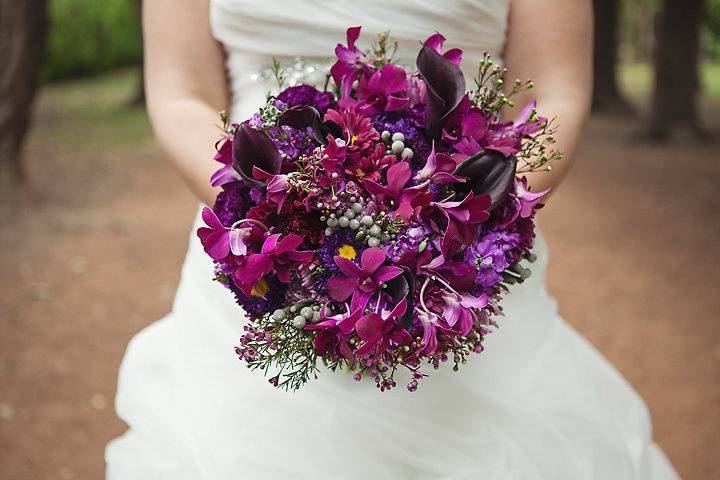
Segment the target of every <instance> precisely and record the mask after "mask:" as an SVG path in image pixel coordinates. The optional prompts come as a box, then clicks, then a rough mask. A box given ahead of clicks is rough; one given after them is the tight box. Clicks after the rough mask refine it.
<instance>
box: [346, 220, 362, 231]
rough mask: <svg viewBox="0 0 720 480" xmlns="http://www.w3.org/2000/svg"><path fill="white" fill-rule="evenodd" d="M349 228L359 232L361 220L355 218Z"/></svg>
mask: <svg viewBox="0 0 720 480" xmlns="http://www.w3.org/2000/svg"><path fill="white" fill-rule="evenodd" d="M348 226H349V227H350V229H352V230H357V229H358V228H360V220H358V219H357V218H353V219H352V220H350V223H348Z"/></svg>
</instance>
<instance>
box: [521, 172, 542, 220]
mask: <svg viewBox="0 0 720 480" xmlns="http://www.w3.org/2000/svg"><path fill="white" fill-rule="evenodd" d="M549 191H550V189H549V188H548V189H545V190H543V191H542V192H537V193H535V192H531V191H530V187H528V181H527V177H522V178H520V179H515V194H514V197H515V198H516V199H517V201H518V203H519V207H520V208H519V213H520V217H521V218H529V217H530V216H532V214H533V210H535V209H536V208H537V207H538V203H539V202H540V201H541V200H542V198H543V197H544V196H545V195H547V194H548V192H549Z"/></svg>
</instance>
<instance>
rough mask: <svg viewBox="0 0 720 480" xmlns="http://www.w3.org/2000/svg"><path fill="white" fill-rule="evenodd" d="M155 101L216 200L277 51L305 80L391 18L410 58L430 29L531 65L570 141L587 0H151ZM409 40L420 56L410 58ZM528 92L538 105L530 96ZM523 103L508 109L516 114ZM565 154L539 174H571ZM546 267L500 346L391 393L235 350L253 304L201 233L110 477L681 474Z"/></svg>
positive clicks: (125, 388) (134, 370) (147, 361)
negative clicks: (231, 126)
mask: <svg viewBox="0 0 720 480" xmlns="http://www.w3.org/2000/svg"><path fill="white" fill-rule="evenodd" d="M144 3H145V13H144V25H145V38H146V60H147V70H146V75H147V88H148V106H149V111H150V115H151V118H152V122H153V125H154V127H155V130H156V132H157V137H158V140H159V141H160V143H161V145H162V146H163V147H164V148H165V150H166V151H167V153H168V155H169V157H170V158H171V159H172V160H173V162H174V164H175V166H176V167H177V168H178V170H179V171H180V172H181V173H182V175H183V176H184V178H185V179H186V180H187V182H188V184H189V185H190V187H191V188H192V189H193V190H194V191H195V192H196V193H197V195H198V196H199V198H200V199H202V200H203V201H204V202H206V203H210V202H212V200H213V199H214V198H215V195H216V192H214V191H213V190H212V189H211V188H210V187H209V184H208V178H209V176H210V174H211V172H212V170H213V169H214V168H215V165H214V164H213V162H212V161H211V160H210V159H211V156H212V153H213V151H212V146H213V143H214V142H215V141H216V140H217V139H218V138H219V135H220V131H219V130H218V129H217V128H216V125H217V123H218V122H217V114H218V112H219V111H221V110H229V111H230V112H231V114H232V117H233V118H234V119H236V120H243V119H245V118H247V117H248V116H249V115H250V114H251V113H252V112H253V110H254V109H255V108H256V107H257V106H258V105H261V104H262V101H263V99H264V95H265V92H266V91H268V90H269V89H270V88H271V87H272V85H271V81H270V79H267V78H266V76H265V75H263V73H262V72H263V71H264V70H265V69H266V68H267V67H268V65H269V64H270V63H271V60H272V58H273V57H276V58H280V59H285V60H286V61H290V62H291V63H292V62H296V61H295V60H293V59H294V58H296V57H302V60H300V61H297V68H298V69H297V71H296V72H295V73H296V74H297V80H298V81H311V80H312V78H310V77H312V75H310V73H311V72H312V71H313V69H316V68H320V67H319V66H320V65H323V64H325V63H327V62H328V61H329V58H328V54H329V53H331V52H332V47H333V46H334V45H335V43H337V42H338V41H342V39H343V38H344V31H345V29H346V28H347V27H349V26H354V25H362V27H363V33H364V38H372V35H373V34H376V33H379V32H382V31H385V30H388V29H390V30H391V33H392V35H393V36H394V37H395V38H396V39H398V40H399V41H400V44H401V47H402V48H401V50H400V52H399V54H400V56H401V61H402V62H403V63H407V64H409V65H412V63H413V58H412V56H414V53H415V52H416V51H417V46H418V45H419V41H421V40H422V39H424V38H426V37H427V36H428V35H429V34H431V33H433V32H434V31H439V32H441V33H443V34H444V35H445V36H446V37H447V39H448V43H449V44H450V45H451V46H452V47H459V48H462V49H463V50H464V52H465V54H464V61H463V64H464V69H465V74H466V77H468V78H472V77H473V76H474V75H473V74H474V73H475V72H474V70H475V68H476V65H477V61H478V60H479V59H480V58H481V56H482V54H483V52H484V51H489V52H490V53H492V54H493V56H494V57H495V58H496V59H500V60H503V61H504V63H505V64H506V66H507V68H508V74H507V75H508V77H509V78H521V79H526V78H532V79H533V80H535V81H536V83H537V85H538V88H537V89H535V90H533V91H532V93H533V94H534V95H535V97H536V98H537V100H538V103H539V105H540V107H541V109H542V111H543V112H545V113H547V114H549V116H557V118H558V120H559V125H560V127H561V129H560V132H561V136H560V137H559V138H558V147H559V148H560V149H561V150H564V151H565V152H566V153H567V154H568V155H569V156H570V157H572V154H573V152H574V151H575V146H576V144H577V142H578V140H579V137H580V132H581V130H582V126H583V123H584V119H585V116H586V114H587V109H588V99H589V90H590V82H591V72H590V50H591V45H590V42H591V37H592V35H591V30H592V26H591V13H590V12H591V6H590V1H589V0H474V1H471V0H446V1H443V2H438V1H433V0H415V1H411V0H363V1H358V0H356V1H352V2H351V1H348V0H335V1H324V2H321V1H320V0H295V1H282V2H281V1H279V0H210V1H208V0H146V1H145V2H144ZM403 55H407V56H408V58H402V56H403ZM518 104H523V101H522V99H521V100H520V101H518ZM512 114H513V112H508V115H512ZM568 165H569V162H568V161H567V160H566V161H563V162H561V163H559V164H558V167H560V168H557V169H556V170H555V171H553V172H552V173H545V174H536V175H537V176H536V177H535V178H532V179H531V183H532V184H533V185H534V186H535V188H537V189H541V188H545V187H547V186H556V185H557V184H558V183H559V181H560V180H561V178H562V176H563V173H564V170H565V169H566V168H567V166H568ZM535 249H536V253H537V254H538V257H539V261H538V262H537V264H536V267H535V270H534V276H533V277H532V278H531V279H530V280H529V281H527V282H526V283H524V284H523V285H522V286H521V287H518V288H516V289H515V290H514V291H513V292H512V293H511V294H510V295H508V296H507V297H506V300H505V310H506V316H505V317H504V318H502V319H501V322H500V328H499V329H498V330H497V331H496V332H494V333H492V334H491V335H490V336H489V337H488V338H487V341H486V350H485V352H483V353H482V354H481V355H479V356H477V357H474V358H473V359H472V361H471V362H470V363H469V364H468V365H466V366H465V367H464V368H463V369H462V370H461V371H460V372H459V373H457V374H454V373H453V372H452V371H451V369H450V368H444V369H443V368H441V370H440V371H439V372H435V374H434V375H431V376H430V377H429V378H427V379H426V380H425V381H424V382H423V384H422V385H421V387H420V389H419V390H418V391H417V392H416V393H414V394H409V393H408V392H406V391H404V390H403V389H400V388H399V389H396V390H392V391H390V392H385V393H382V394H381V393H379V392H378V391H376V389H375V388H373V387H372V385H366V384H358V383H356V382H353V381H352V379H351V378H350V376H349V375H348V374H344V373H340V372H338V373H334V374H333V373H330V372H326V373H324V374H323V375H321V376H320V378H319V379H318V380H316V381H314V382H310V383H309V384H307V385H305V387H304V388H303V389H302V390H300V391H299V392H297V393H295V394H289V393H286V392H284V391H281V390H277V389H275V388H273V387H272V386H271V385H270V384H268V382H267V380H266V379H264V378H263V377H262V375H258V374H256V373H252V372H250V371H249V370H247V369H246V368H245V367H244V366H243V364H242V363H241V362H239V361H238V360H237V358H236V357H235V355H234V354H233V346H234V345H235V343H236V341H237V339H238V338H239V337H240V335H241V334H242V327H243V315H242V313H241V310H240V309H239V308H238V306H237V305H236V304H235V303H234V302H233V300H232V297H231V295H229V294H228V293H227V292H226V291H225V289H224V287H223V286H221V285H220V284H219V283H217V282H214V281H212V277H213V274H212V271H213V266H212V263H211V260H210V259H209V258H208V257H207V255H205V253H204V252H203V250H202V247H201V245H200V242H199V241H198V239H197V237H196V236H195V234H194V229H193V233H191V235H190V246H189V249H188V253H187V257H186V260H185V264H184V266H183V271H182V280H181V282H180V286H179V287H178V291H177V294H176V297H175V303H174V305H173V310H172V313H170V314H169V315H168V316H167V317H165V318H163V319H162V320H160V321H158V322H155V323H153V324H152V325H150V326H149V327H147V328H145V329H144V330H143V331H141V332H140V333H138V334H137V335H136V337H135V338H134V339H133V340H132V341H131V343H130V345H129V346H128V349H127V353H126V355H125V359H124V361H123V363H122V366H121V369H120V379H119V385H118V394H117V402H116V406H117V411H118V414H119V416H120V417H121V418H122V419H123V420H125V421H126V422H127V423H128V425H129V427H130V428H129V430H128V431H127V432H126V433H125V434H124V435H122V436H121V437H119V438H117V439H115V440H113V441H112V442H111V443H110V444H109V445H108V447H107V452H106V459H107V476H108V478H109V479H112V480H115V479H133V480H138V479H140V480H142V479H148V480H150V479H152V480H155V479H192V480H199V479H221V478H248V479H253V480H260V479H295V478H303V479H305V478H306V479H310V478H312V479H325V478H328V479H330V478H332V479H483V480H490V479H522V480H527V479H553V480H555V479H572V480H581V479H674V478H677V474H676V473H675V472H674V470H673V468H672V466H671V465H670V464H669V462H668V461H667V460H666V458H665V456H664V455H663V453H662V452H661V451H660V449H659V448H658V447H657V446H656V445H655V444H654V443H653V441H652V439H651V426H650V420H649V416H648V412H647V408H646V407H645V405H644V403H643V402H642V400H641V399H640V398H639V397H638V395H637V393H636V392H635V391H634V390H633V389H632V387H631V386H630V385H629V384H628V383H627V382H626V381H625V380H624V379H623V378H622V377H621V376H620V374H619V373H618V372H617V371H616V370H615V369H614V368H613V367H612V366H611V365H610V364H609V363H608V362H607V361H606V360H605V359H604V358H603V357H602V356H601V355H600V354H599V353H598V352H597V351H595V349H594V348H593V347H592V346H591V345H590V344H589V343H588V342H587V341H586V340H585V339H583V338H582V337H581V336H579V335H578V334H577V333H576V332H575V331H574V330H573V329H572V328H571V327H569V326H568V325H567V324H566V323H565V322H564V321H563V320H562V319H561V318H560V317H559V316H558V314H557V309H556V305H555V302H554V300H553V299H552V298H551V297H550V296H549V295H548V293H547V292H546V290H545V286H544V282H543V274H544V269H545V267H546V265H547V247H546V245H545V243H544V241H543V240H542V238H541V237H540V236H539V237H538V238H537V241H536V247H535Z"/></svg>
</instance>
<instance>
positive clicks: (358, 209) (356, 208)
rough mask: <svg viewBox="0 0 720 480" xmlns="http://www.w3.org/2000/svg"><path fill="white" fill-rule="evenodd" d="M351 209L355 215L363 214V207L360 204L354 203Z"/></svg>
mask: <svg viewBox="0 0 720 480" xmlns="http://www.w3.org/2000/svg"><path fill="white" fill-rule="evenodd" d="M351 208H352V210H353V212H355V213H360V212H362V205H360V204H359V203H353V204H352V205H351Z"/></svg>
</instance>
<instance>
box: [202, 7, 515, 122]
mask: <svg viewBox="0 0 720 480" xmlns="http://www.w3.org/2000/svg"><path fill="white" fill-rule="evenodd" d="M508 7H509V0H445V1H442V2H439V1H437V0H364V1H362V2H359V1H349V0H335V1H332V2H327V1H321V0H291V1H280V0H211V7H210V21H211V26H212V30H213V35H214V36H215V38H216V39H217V40H218V41H219V42H221V43H222V44H223V46H224V47H225V49H226V51H227V55H228V57H227V68H228V75H229V80H230V85H231V93H232V96H233V116H235V117H236V118H238V119H242V118H244V117H246V116H248V115H249V114H250V113H251V112H252V111H253V110H256V109H257V107H258V106H259V105H260V103H259V102H260V101H261V100H262V97H261V96H260V95H262V94H264V93H265V92H266V91H267V90H269V89H271V88H272V87H273V82H272V80H271V79H269V78H264V77H263V76H262V75H261V76H260V77H258V73H259V72H262V71H263V70H264V69H266V68H267V67H268V66H269V65H270V63H271V61H272V58H273V57H274V58H278V59H280V60H281V61H282V60H284V61H286V62H287V61H288V60H291V59H294V58H296V57H302V58H303V60H304V61H305V62H306V63H307V64H308V65H311V64H312V63H313V62H317V63H318V64H323V63H324V62H329V61H330V59H331V57H332V55H333V49H334V47H335V45H336V44H337V43H338V42H343V43H344V42H345V29H346V28H348V27H351V26H356V25H361V26H362V27H363V30H362V35H361V38H360V41H359V42H358V44H359V46H360V47H361V48H364V47H367V46H369V45H370V43H371V42H372V41H373V40H374V39H375V38H376V36H377V34H379V33H381V32H385V31H388V30H389V31H390V33H391V35H392V36H393V38H395V39H396V40H397V41H398V43H399V46H400V48H399V50H398V53H397V55H396V58H397V59H398V61H399V62H400V63H401V64H403V65H413V64H414V62H415V55H417V51H418V46H419V44H420V42H421V41H423V40H424V39H425V38H427V37H428V36H429V35H431V34H432V33H434V32H436V31H438V32H440V33H442V34H443V35H444V36H445V37H446V38H447V41H448V43H447V45H448V46H449V47H456V48H461V49H462V50H463V51H464V57H463V58H464V60H463V65H462V67H463V70H464V71H465V75H466V78H468V79H470V78H473V77H474V73H475V71H476V68H477V63H478V61H479V60H480V58H481V57H482V55H483V53H484V52H489V53H490V54H492V55H493V57H494V58H496V59H498V60H501V58H500V57H501V56H502V52H503V49H504V44H505V32H506V29H507V16H508V9H509V8H508Z"/></svg>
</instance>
